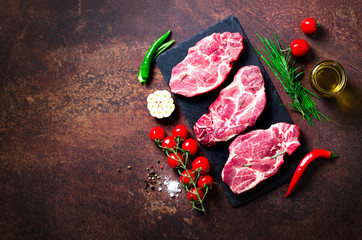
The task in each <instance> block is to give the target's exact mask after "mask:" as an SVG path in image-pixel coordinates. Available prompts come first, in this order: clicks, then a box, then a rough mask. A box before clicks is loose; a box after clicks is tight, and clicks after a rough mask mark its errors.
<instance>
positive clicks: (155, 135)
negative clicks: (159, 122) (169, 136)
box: [149, 127, 166, 142]
mask: <svg viewBox="0 0 362 240" xmlns="http://www.w3.org/2000/svg"><path fill="white" fill-rule="evenodd" d="M149 136H150V138H151V140H152V141H154V142H155V141H156V139H157V140H159V141H161V140H162V139H164V138H165V136H166V134H165V130H163V128H162V127H154V128H152V129H151V131H150V133H149Z"/></svg>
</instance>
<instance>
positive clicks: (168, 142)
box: [161, 136, 176, 148]
mask: <svg viewBox="0 0 362 240" xmlns="http://www.w3.org/2000/svg"><path fill="white" fill-rule="evenodd" d="M161 146H162V147H167V148H174V147H176V141H175V138H174V137H173V136H167V137H166V138H164V139H163V141H162V143H161Z"/></svg>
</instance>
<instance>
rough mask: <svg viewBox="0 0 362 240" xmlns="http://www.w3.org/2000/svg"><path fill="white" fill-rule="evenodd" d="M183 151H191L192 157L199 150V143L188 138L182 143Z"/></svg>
mask: <svg viewBox="0 0 362 240" xmlns="http://www.w3.org/2000/svg"><path fill="white" fill-rule="evenodd" d="M182 149H183V150H186V151H189V152H190V155H195V154H196V153H197V149H198V145H197V142H196V141H195V140H194V139H192V138H188V139H186V140H185V141H184V142H183V143H182Z"/></svg>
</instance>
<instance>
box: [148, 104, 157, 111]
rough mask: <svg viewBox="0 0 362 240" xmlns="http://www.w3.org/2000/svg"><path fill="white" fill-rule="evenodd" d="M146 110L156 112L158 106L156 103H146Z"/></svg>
mask: <svg viewBox="0 0 362 240" xmlns="http://www.w3.org/2000/svg"><path fill="white" fill-rule="evenodd" d="M147 108H148V110H149V111H156V110H157V108H158V104H157V103H153V102H149V103H147Z"/></svg>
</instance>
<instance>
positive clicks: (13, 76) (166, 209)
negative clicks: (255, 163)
mask: <svg viewBox="0 0 362 240" xmlns="http://www.w3.org/2000/svg"><path fill="white" fill-rule="evenodd" d="M306 6H307V7H306ZM229 15H234V16H235V17H237V18H238V20H239V21H240V23H241V25H242V26H243V28H244V30H245V32H246V34H247V35H248V37H249V39H250V41H251V43H252V44H253V45H254V46H255V47H261V43H260V42H259V40H258V39H257V36H256V33H259V34H260V35H262V36H272V35H273V34H274V33H275V32H277V33H278V36H279V40H280V42H281V44H282V45H283V46H287V44H288V43H289V42H290V41H291V40H292V39H295V38H304V39H307V40H308V41H309V43H310V46H311V52H310V54H309V55H308V56H306V57H304V58H301V59H298V61H297V64H298V65H300V66H302V67H303V70H304V71H305V72H306V73H309V71H310V70H311V68H312V66H313V65H314V63H316V62H317V61H319V60H322V59H327V58H328V59H334V60H336V61H338V62H340V63H341V64H342V65H343V66H344V67H345V69H346V71H347V76H348V85H347V87H346V90H345V92H344V93H343V94H342V95H341V96H340V97H339V98H336V99H320V100H316V102H317V104H318V106H319V109H320V111H321V112H323V113H324V114H325V115H326V116H328V118H330V120H331V123H328V122H327V121H325V120H322V121H321V122H317V121H315V125H316V126H315V127H310V126H309V125H308V123H307V122H306V121H303V119H302V117H301V116H300V115H299V114H298V113H294V112H292V111H290V114H291V117H292V118H293V120H294V122H295V123H296V124H297V125H298V126H299V127H300V128H301V131H302V134H303V137H304V138H305V142H306V144H307V145H308V148H309V149H314V148H325V149H328V150H330V151H332V152H333V153H336V154H338V155H339V156H340V158H338V159H336V160H323V159H320V160H318V161H316V162H315V163H313V164H312V165H310V167H309V168H308V170H307V171H306V173H305V176H304V177H303V179H302V181H301V183H300V185H298V187H297V189H296V191H295V193H294V195H293V196H291V197H290V198H288V199H284V198H283V196H284V194H285V192H286V190H287V187H288V186H287V185H284V186H282V187H280V188H278V189H276V190H275V191H273V192H271V193H269V194H267V195H264V196H262V197H260V198H258V199H257V200H255V201H253V202H251V203H249V204H247V205H246V206H243V207H240V208H236V209H234V208H232V207H231V206H230V204H229V203H228V202H227V200H226V198H225V196H224V195H223V192H222V191H221V189H219V187H216V188H215V189H214V190H213V192H212V193H211V194H210V195H208V201H207V208H208V214H207V215H206V216H204V215H202V214H199V213H198V212H196V211H190V209H191V205H190V204H189V203H188V201H187V199H186V196H185V195H186V194H185V192H182V193H181V194H180V196H179V197H175V198H171V197H170V196H169V193H168V192H167V191H166V190H165V189H164V190H163V191H162V192H158V191H157V190H156V191H154V192H153V191H150V192H145V191H144V189H143V187H144V182H143V180H144V178H145V177H146V174H147V171H146V167H148V166H150V165H154V166H155V169H157V172H158V173H159V175H160V176H161V179H162V182H163V180H164V179H166V178H171V179H177V174H176V173H175V172H174V171H172V170H170V169H169V168H168V167H167V166H166V162H165V160H166V158H165V157H164V155H163V153H162V152H161V151H160V150H159V149H157V148H156V147H155V145H154V144H153V143H152V142H151V141H150V140H149V139H148V131H149V129H150V128H151V127H152V126H154V125H161V126H163V127H164V128H165V129H166V131H167V132H168V133H170V132H171V130H172V128H173V127H174V126H175V125H176V124H178V123H183V124H186V120H185V118H184V116H183V115H182V113H181V112H179V111H177V110H176V112H175V113H174V115H173V116H172V117H171V118H170V119H169V120H166V121H157V120H155V119H153V118H152V117H150V115H149V113H148V110H147V108H146V106H145V102H146V97H147V95H148V94H149V93H151V92H153V91H154V90H157V89H167V88H168V87H167V85H166V83H165V81H164V80H163V77H162V75H161V74H160V71H159V70H158V68H157V66H156V67H155V68H154V70H153V78H152V79H151V82H150V84H149V85H147V86H146V87H144V86H141V85H140V84H138V82H137V73H138V69H139V66H140V63H141V62H142V59H143V56H144V54H145V52H146V51H147V49H148V47H149V45H150V44H151V43H152V42H153V41H154V40H155V39H157V38H158V37H159V36H160V35H162V34H163V33H164V32H165V31H167V30H168V29H171V30H172V31H173V36H172V38H173V39H175V40H176V43H179V42H182V41H183V40H185V39H187V38H189V37H190V36H193V35H194V34H196V33H198V32H200V31H202V30H203V29H205V28H207V27H209V26H211V25H213V24H214V23H216V22H218V21H220V20H221V19H224V18H225V17H227V16H229ZM359 15H361V2H360V1H358V0H352V1H348V2H347V3H343V2H342V3H341V2H340V1H330V2H328V3H325V1H309V2H308V3H307V2H305V1H300V0H297V1H283V2H280V3H277V2H275V1H264V2H263V3H261V4H255V1H242V2H241V1H220V0H217V1H118V0H107V1H96V0H89V1H85V0H79V1H74V0H66V1H48V0H43V1H19V0H16V1H6V0H5V1H2V3H1V4H0V16H1V18H0V44H1V46H2V47H1V49H0V91H1V92H0V109H1V114H0V179H1V185H0V186H1V187H0V205H1V208H0V235H1V236H2V238H3V239H112V238H113V239H165V238H171V237H172V238H176V239H178V238H180V239H181V237H182V238H183V239H185V238H189V239H205V238H208V239H234V238H236V236H237V238H238V239H357V238H358V237H357V236H361V223H360V219H361V183H360V173H361V164H360V160H361V157H360V154H361V150H360V145H361V142H362V141H361V84H360V76H361V69H362V67H361V62H362V61H361V60H362V59H361V53H360V51H359V50H360V49H361V40H360V39H361V29H362V27H361V22H360V21H359V18H358V16H359ZM310 16H312V17H316V18H317V19H318V21H320V22H321V24H322V25H323V26H324V27H325V28H324V30H323V31H321V32H320V33H319V34H318V35H317V36H315V37H314V38H312V37H308V36H305V35H304V34H303V33H302V32H301V31H300V30H299V24H300V22H301V20H302V19H303V18H305V17H310ZM269 74H270V76H271V78H272V80H273V82H274V85H275V87H276V89H277V90H278V92H279V94H280V96H281V99H282V101H283V102H284V103H286V104H287V103H288V102H289V98H288V96H287V95H286V94H285V92H284V90H283V89H282V86H281V85H280V83H279V82H278V80H277V79H276V78H275V77H274V76H273V75H272V73H271V72H270V71H269ZM302 81H303V85H304V86H306V87H307V88H309V89H310V87H309V85H308V82H307V76H304V77H303V79H302ZM189 131H190V132H191V128H190V127H189ZM157 160H160V161H161V163H157ZM128 165H130V166H131V167H132V168H131V169H130V170H129V169H127V166H128ZM161 165H163V166H165V168H164V169H163V170H161V169H160V168H159V166H161ZM117 169H120V172H118V171H117Z"/></svg>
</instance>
